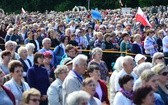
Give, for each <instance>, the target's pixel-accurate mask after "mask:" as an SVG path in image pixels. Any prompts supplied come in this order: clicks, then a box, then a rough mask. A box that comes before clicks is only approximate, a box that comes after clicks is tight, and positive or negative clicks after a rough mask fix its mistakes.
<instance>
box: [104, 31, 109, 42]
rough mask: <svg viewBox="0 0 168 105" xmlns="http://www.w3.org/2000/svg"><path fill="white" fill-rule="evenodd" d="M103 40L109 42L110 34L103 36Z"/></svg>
mask: <svg viewBox="0 0 168 105" xmlns="http://www.w3.org/2000/svg"><path fill="white" fill-rule="evenodd" d="M104 40H105V41H106V42H110V40H111V34H110V33H106V34H105V35H104Z"/></svg>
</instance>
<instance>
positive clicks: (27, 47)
mask: <svg viewBox="0 0 168 105" xmlns="http://www.w3.org/2000/svg"><path fill="white" fill-rule="evenodd" d="M25 47H26V49H27V51H28V54H33V52H34V49H35V45H34V44H33V43H28V44H26V46H25Z"/></svg>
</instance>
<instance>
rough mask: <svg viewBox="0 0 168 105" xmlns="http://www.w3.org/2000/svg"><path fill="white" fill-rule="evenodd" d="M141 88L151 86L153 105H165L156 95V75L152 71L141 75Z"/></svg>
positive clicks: (146, 71)
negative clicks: (153, 98)
mask: <svg viewBox="0 0 168 105" xmlns="http://www.w3.org/2000/svg"><path fill="white" fill-rule="evenodd" d="M141 81H142V82H141V86H151V87H152V89H153V91H154V97H155V105H165V104H164V102H163V100H162V98H161V96H160V95H159V94H158V93H156V91H157V90H158V75H157V74H155V73H154V72H153V71H151V70H150V69H149V70H145V71H144V72H142V74H141ZM135 90H136V89H135Z"/></svg>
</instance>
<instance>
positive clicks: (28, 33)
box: [27, 31, 33, 39]
mask: <svg viewBox="0 0 168 105" xmlns="http://www.w3.org/2000/svg"><path fill="white" fill-rule="evenodd" d="M27 36H28V38H30V39H33V32H32V31H28V32H27Z"/></svg>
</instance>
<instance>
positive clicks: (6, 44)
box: [5, 40, 13, 47]
mask: <svg viewBox="0 0 168 105" xmlns="http://www.w3.org/2000/svg"><path fill="white" fill-rule="evenodd" d="M9 44H13V41H11V40H9V41H7V42H6V43H5V47H7V46H8V45H9Z"/></svg>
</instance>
